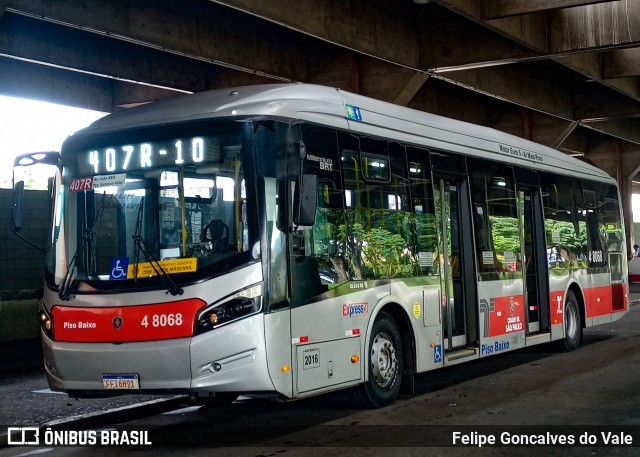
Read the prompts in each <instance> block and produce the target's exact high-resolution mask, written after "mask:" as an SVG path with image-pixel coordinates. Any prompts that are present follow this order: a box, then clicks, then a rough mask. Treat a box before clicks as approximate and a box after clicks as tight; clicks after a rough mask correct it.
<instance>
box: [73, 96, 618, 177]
mask: <svg viewBox="0 0 640 457" xmlns="http://www.w3.org/2000/svg"><path fill="white" fill-rule="evenodd" d="M234 117H236V118H238V119H247V118H264V117H272V118H281V119H300V120H304V121H309V122H314V123H318V124H322V125H326V126H329V127H334V128H338V129H343V130H350V131H353V132H357V133H360V134H365V135H369V136H376V137H384V138H389V139H394V140H397V141H400V142H404V143H410V144H414V145H417V146H422V147H425V148H431V149H438V150H444V151H451V152H459V153H463V154H467V155H470V156H475V157H484V158H488V159H492V160H498V161H503V162H508V163H512V164H518V165H521V166H525V167H529V168H533V169H538V170H546V171H554V172H559V173H564V174H570V175H576V174H578V175H581V176H583V177H590V178H592V179H598V180H606V181H609V182H611V181H613V179H612V178H611V177H610V176H609V175H608V174H606V173H605V172H604V171H602V170H600V169H598V168H597V167H594V166H592V165H590V164H587V163H585V162H583V161H580V160H577V159H575V158H572V157H570V156H568V155H566V154H563V153H561V152H559V151H557V150H555V149H552V148H549V147H546V146H542V145H540V144H537V143H534V142H531V141H528V140H524V139H522V138H519V137H516V136H514V135H509V134H506V133H503V132H499V131H497V130H495V129H492V128H489V127H483V126H479V125H474V124H470V123H467V122H462V121H457V120H453V119H449V118H446V117H442V116H438V115H434V114H430V113H426V112H423V111H418V110H414V109H411V108H406V107H403V106H399V105H394V104H391V103H387V102H383V101H379V100H374V99H372V98H368V97H364V96H361V95H357V94H353V93H351V92H347V91H344V90H341V89H336V88H330V87H324V86H318V85H311V84H271V85H259V86H246V87H236V88H227V89H217V90H212V91H207V92H199V93H196V94H191V95H186V96H181V97H176V98H172V99H168V100H162V101H158V102H154V103H149V104H147V105H142V106H139V107H136V108H131V109H128V110H123V111H119V112H116V113H113V114H111V115H109V116H106V117H104V118H102V119H99V120H97V121H96V122H94V123H93V124H91V125H90V126H89V127H87V128H86V129H83V130H81V131H79V132H77V134H75V135H74V137H75V136H84V135H91V134H96V133H97V134H100V133H108V132H114V131H122V130H129V129H136V128H140V127H149V126H154V125H168V124H174V123H179V122H186V121H193V120H202V119H211V118H227V119H229V118H234ZM63 149H64V148H63Z"/></svg>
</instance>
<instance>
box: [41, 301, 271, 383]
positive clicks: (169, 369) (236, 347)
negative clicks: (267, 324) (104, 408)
mask: <svg viewBox="0 0 640 457" xmlns="http://www.w3.org/2000/svg"><path fill="white" fill-rule="evenodd" d="M42 348H43V354H44V362H45V363H44V365H45V370H46V373H47V379H48V382H49V385H50V387H51V389H52V390H57V391H65V392H70V393H72V394H74V395H76V396H102V395H104V396H109V395H117V394H121V393H140V394H143V393H159V392H184V393H191V392H197V393H208V392H273V391H274V390H275V388H274V386H273V383H272V382H271V378H270V376H269V372H268V367H267V360H266V353H265V341H264V315H262V314H257V315H254V316H251V317H248V318H246V319H242V320H240V321H237V322H233V323H230V324H228V325H226V326H223V327H221V328H217V329H215V330H212V331H209V332H207V333H204V334H201V335H197V336H194V337H191V338H179V339H171V340H160V341H144V342H133V343H68V342H58V341H52V340H50V339H49V338H47V337H46V336H44V335H43V337H42ZM105 375H136V376H137V379H138V380H139V386H140V389H139V390H126V391H117V390H111V389H105V388H104V386H103V377H104V376H105Z"/></svg>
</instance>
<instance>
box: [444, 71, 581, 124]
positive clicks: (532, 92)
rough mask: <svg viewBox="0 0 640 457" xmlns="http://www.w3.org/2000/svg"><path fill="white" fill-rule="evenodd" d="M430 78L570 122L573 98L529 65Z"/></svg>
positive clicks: (566, 89)
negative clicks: (439, 79) (445, 81)
mask: <svg viewBox="0 0 640 457" xmlns="http://www.w3.org/2000/svg"><path fill="white" fill-rule="evenodd" d="M434 77H437V78H441V79H444V80H447V81H449V82H451V83H453V84H459V85H461V86H463V87H466V88H468V89H471V90H474V91H477V92H480V93H483V94H485V95H488V96H490V97H495V98H498V99H501V100H506V101H509V102H511V103H515V104H516V105H520V106H524V107H527V108H530V109H533V110H537V111H542V112H544V113H547V114H550V115H553V116H556V117H560V118H562V119H566V120H573V115H574V105H573V97H572V95H571V92H570V90H568V88H567V87H563V86H562V85H561V84H557V82H554V81H551V80H550V79H548V78H547V77H545V76H544V75H541V74H540V71H538V70H536V68H532V67H531V66H530V65H517V66H502V67H489V68H483V69H476V70H468V71H463V72H453V73H446V74H444V75H436V76H434Z"/></svg>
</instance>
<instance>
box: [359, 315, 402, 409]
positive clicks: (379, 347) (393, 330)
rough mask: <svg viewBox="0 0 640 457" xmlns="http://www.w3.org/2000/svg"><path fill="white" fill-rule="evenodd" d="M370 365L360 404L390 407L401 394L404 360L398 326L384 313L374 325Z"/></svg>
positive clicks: (370, 344) (360, 393)
mask: <svg viewBox="0 0 640 457" xmlns="http://www.w3.org/2000/svg"><path fill="white" fill-rule="evenodd" d="M368 361H369V364H368V371H369V380H368V381H367V382H365V383H364V384H362V385H361V386H359V389H358V391H357V394H356V397H357V399H358V400H359V401H358V403H360V404H362V405H364V406H368V407H374V408H381V407H383V406H387V405H390V404H391V403H393V402H394V401H395V399H396V397H397V396H398V392H400V384H401V381H402V370H403V359H402V343H401V341H400V332H399V331H398V326H397V325H396V323H395V321H394V320H393V319H392V318H391V316H390V315H388V314H387V313H385V312H381V313H380V314H379V315H378V317H377V318H376V321H375V323H374V324H373V329H372V331H371V339H370V341H369V360H368Z"/></svg>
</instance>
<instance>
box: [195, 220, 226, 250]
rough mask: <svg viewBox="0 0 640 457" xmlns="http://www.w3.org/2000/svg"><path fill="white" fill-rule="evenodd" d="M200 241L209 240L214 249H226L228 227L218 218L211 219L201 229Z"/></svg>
mask: <svg viewBox="0 0 640 457" xmlns="http://www.w3.org/2000/svg"><path fill="white" fill-rule="evenodd" d="M200 241H203V242H211V243H212V244H213V250H214V251H224V250H227V248H228V246H229V227H228V226H227V224H225V223H224V222H222V221H221V220H220V219H212V220H211V221H209V223H208V224H207V225H205V226H204V228H203V229H202V232H201V233H200Z"/></svg>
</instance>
